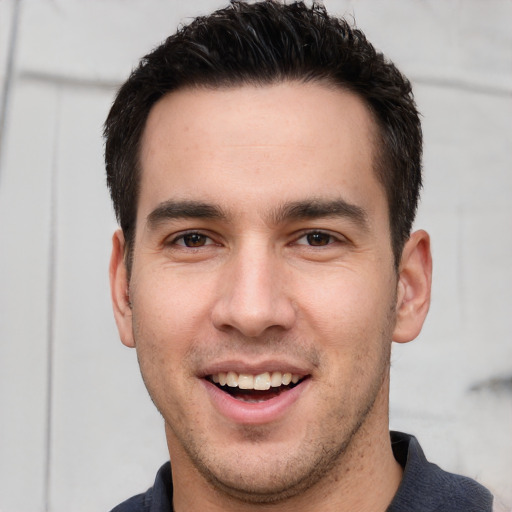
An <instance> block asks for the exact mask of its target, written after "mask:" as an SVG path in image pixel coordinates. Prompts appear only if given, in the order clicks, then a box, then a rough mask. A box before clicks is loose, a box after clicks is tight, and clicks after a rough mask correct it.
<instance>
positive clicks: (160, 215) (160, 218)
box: [146, 200, 226, 228]
mask: <svg viewBox="0 0 512 512" xmlns="http://www.w3.org/2000/svg"><path fill="white" fill-rule="evenodd" d="M171 219H217V220H222V219H226V215H225V213H224V212H223V211H222V209H221V208H220V207H218V206H215V205H212V204H208V203H203V202H201V201H173V200H169V201H164V202H163V203H160V204H159V205H158V206H157V207H156V208H155V209H154V210H153V211H152V212H151V213H150V214H149V215H148V216H147V221H146V223H147V225H148V227H149V228H155V227H157V226H158V225H159V224H160V223H162V222H164V221H166V220H171Z"/></svg>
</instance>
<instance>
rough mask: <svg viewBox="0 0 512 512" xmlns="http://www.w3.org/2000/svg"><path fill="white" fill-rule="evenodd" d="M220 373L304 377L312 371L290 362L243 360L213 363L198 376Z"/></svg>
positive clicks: (203, 376)
mask: <svg viewBox="0 0 512 512" xmlns="http://www.w3.org/2000/svg"><path fill="white" fill-rule="evenodd" d="M220 372H226V373H227V372H236V373H238V374H240V373H243V374H247V375H260V374H262V373H265V372H269V373H272V372H282V373H292V374H295V375H299V376H300V377H304V376H306V375H309V374H310V373H311V371H310V370H309V369H308V368H307V367H306V366H305V365H301V364H297V363H292V362H290V361H280V360H278V359H269V360H265V361H259V362H256V363H255V362H251V363H247V362H243V361H241V360H235V359H232V360H223V361H216V362H211V363H209V364H208V366H206V367H205V368H203V369H201V371H200V372H199V374H198V376H199V377H201V378H205V377H208V376H209V375H216V374H218V373H220Z"/></svg>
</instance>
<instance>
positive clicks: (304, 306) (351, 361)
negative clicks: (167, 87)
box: [118, 82, 397, 501]
mask: <svg viewBox="0 0 512 512" xmlns="http://www.w3.org/2000/svg"><path fill="white" fill-rule="evenodd" d="M374 135H375V134H374V123H373V121H372V118H371V116H370V114H369V112H368V110H367V109H366V107H365V106H364V104H363V103H362V102H361V101H360V100H359V99H358V98H357V97H356V96H354V95H353V94H351V93H348V92H344V91H342V90H340V89H337V88H332V87H331V88H329V87H327V86H325V85H321V84H308V85H304V84H299V83H294V82H290V83H282V84H279V85H273V86H264V87H250V86H243V87H239V88H228V89H220V90H208V89H200V90H198V89H194V90H189V89H187V90H182V91H179V92H175V93H172V94H169V95H168V96H166V97H164V98H163V99H162V100H161V101H160V102H159V103H157V104H156V105H155V107H154V108H153V109H152V111H151V113H150V116H149V119H148V122H147V126H146V129H145V133H144V137H143V141H142V148H141V155H140V158H141V168H142V178H141V187H140V198H139V204H138V213H137V226H136V237H135V245H134V259H133V267H132V274H131V277H130V281H129V297H130V300H131V310H129V311H127V312H126V314H125V316H124V318H123V319H121V320H119V319H118V322H119V323H120V325H122V324H123V322H124V331H125V335H124V336H123V341H124V342H125V343H126V344H128V345H132V344H134V345H135V346H136V348H137V355H138V358H139V362H140V366H141V371H142V375H143V378H144V381H145V383H146V385H147V387H148V390H149V393H150V394H151V397H152V399H153V401H154V402H155V404H156V406H157V407H158V409H159V410H160V412H161V413H162V415H163V417H164V419H165V422H166V432H167V439H168V444H169V447H170V452H171V456H172V460H173V466H174V467H179V468H180V471H182V472H187V475H188V477H189V478H191V479H198V478H199V479H202V478H206V480H207V481H209V482H210V483H213V484H214V485H215V486H217V487H218V488H220V489H223V490H224V491H227V492H229V493H232V494H234V495H238V496H242V497H246V498H247V499H254V500H255V501H257V500H263V501H265V500H267V499H270V498H268V497H274V498H276V497H284V496H287V495H292V494H294V493H296V492H299V491H300V490H303V489H305V488H306V487H308V486H309V485H312V484H313V483H315V482H316V481H318V479H320V478H321V477H322V476H325V475H326V474H329V473H330V472H331V473H332V471H334V470H335V468H337V467H339V465H340V462H341V461H342V460H343V458H344V457H348V455H347V454H348V453H350V446H351V443H353V441H354V439H356V438H357V436H358V434H360V432H361V431H362V430H364V431H365V436H367V438H369V439H371V438H372V436H373V435H375V433H376V432H377V431H379V432H382V430H383V429H384V430H387V416H386V414H387V388H388V364H389V350H390V341H391V338H392V337H393V329H394V328H395V305H396V295H397V294H396V292H397V276H396V273H395V271H394V266H393V255H392V250H391V244H390V229H389V221H388V213H387V212H388V209H387V203H386V197H385V193H384V190H383V188H382V186H381V184H380V183H379V182H378V180H377V179H376V176H375V174H374V170H373V168H374V162H373V155H374V146H373V142H372V141H373V140H374V139H375V137H374ZM132 326H133V331H131V328H132ZM120 329H121V330H123V326H121V328H120ZM128 331H129V334H126V333H128ZM290 379H292V382H291V383H290ZM226 380H227V385H221V384H225V383H226ZM219 381H220V382H219ZM244 388H247V389H244ZM254 388H261V389H254ZM345 462H346V461H345ZM182 475H183V473H182Z"/></svg>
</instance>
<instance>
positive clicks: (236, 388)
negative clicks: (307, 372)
mask: <svg viewBox="0 0 512 512" xmlns="http://www.w3.org/2000/svg"><path fill="white" fill-rule="evenodd" d="M307 377H308V376H303V375H298V374H292V373H288V372H284V373H283V372H264V373H260V374H258V375H250V374H245V373H236V372H220V373H217V374H214V375H208V376H207V377H206V379H207V380H208V381H210V382H211V383H213V384H215V386H217V388H219V389H220V390H221V391H223V392H225V393H227V394H229V395H230V396H232V397H233V398H236V399H237V400H241V401H243V402H248V403H260V402H265V401H267V400H270V399H272V398H275V397H277V396H279V395H280V394H282V393H284V392H286V391H289V390H290V389H293V388H294V387H295V386H297V385H299V384H300V383H301V382H302V381H304V380H305V379H306V378H307Z"/></svg>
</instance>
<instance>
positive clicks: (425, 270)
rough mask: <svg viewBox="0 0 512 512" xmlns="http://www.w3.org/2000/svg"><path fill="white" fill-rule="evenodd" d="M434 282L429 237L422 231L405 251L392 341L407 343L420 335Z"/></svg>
mask: <svg viewBox="0 0 512 512" xmlns="http://www.w3.org/2000/svg"><path fill="white" fill-rule="evenodd" d="M431 282H432V255H431V253H430V237H429V235H428V233H426V232H425V231H423V230H419V231H416V232H415V233H413V234H412V235H411V236H410V238H409V240H408V241H407V242H406V244H405V246H404V249H403V251H402V259H401V262H400V269H399V276H398V289H397V304H396V325H395V329H394V332H393V341H396V342H398V343H407V342H408V341H412V340H413V339H414V338H416V337H417V336H418V334H419V333H420V331H421V328H422V326H423V322H424V321H425V318H426V316H427V313H428V309H429V306H430V290H431Z"/></svg>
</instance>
